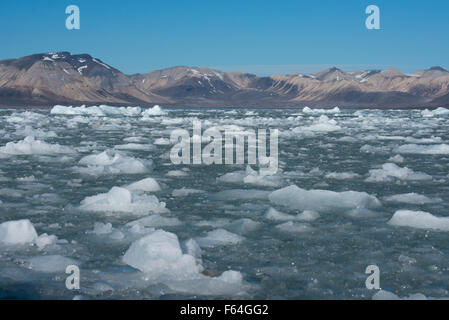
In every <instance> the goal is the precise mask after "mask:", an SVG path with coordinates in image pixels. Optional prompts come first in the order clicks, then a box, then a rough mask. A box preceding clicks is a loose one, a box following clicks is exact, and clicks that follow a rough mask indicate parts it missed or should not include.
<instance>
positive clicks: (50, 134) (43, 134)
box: [15, 126, 57, 138]
mask: <svg viewBox="0 0 449 320" xmlns="http://www.w3.org/2000/svg"><path fill="white" fill-rule="evenodd" d="M15 134H16V135H18V136H23V137H28V136H32V137H35V138H54V137H57V134H56V132H54V131H44V130H42V129H35V128H33V127H31V126H25V127H22V128H19V129H17V130H16V132H15Z"/></svg>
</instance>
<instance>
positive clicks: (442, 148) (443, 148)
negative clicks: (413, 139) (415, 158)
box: [394, 144, 449, 154]
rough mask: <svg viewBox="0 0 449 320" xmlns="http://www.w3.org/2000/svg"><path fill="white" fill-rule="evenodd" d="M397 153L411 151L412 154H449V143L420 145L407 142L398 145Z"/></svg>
mask: <svg viewBox="0 0 449 320" xmlns="http://www.w3.org/2000/svg"><path fill="white" fill-rule="evenodd" d="M394 151H395V152H397V153H403V154H404V153H405V154H407V153H411V154H449V145H447V144H435V145H430V146H429V145H419V144H405V145H402V146H399V147H397V148H396V149H395V150H394Z"/></svg>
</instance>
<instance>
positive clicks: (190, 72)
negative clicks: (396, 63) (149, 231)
mask: <svg viewBox="0 0 449 320" xmlns="http://www.w3.org/2000/svg"><path fill="white" fill-rule="evenodd" d="M54 104H69V105H81V104H86V105H95V104H109V105H141V106H151V105H153V104H162V105H164V106H179V107H181V106H185V107H303V106H309V107H334V106H340V107H354V108H424V107H437V106H441V107H444V106H449V72H448V71H447V70H445V69H443V68H441V67H431V68H430V69H427V70H420V71H417V72H415V73H412V74H405V73H403V72H401V71H399V70H397V69H394V68H391V69H387V70H361V71H343V70H340V69H338V68H335V67H334V68H329V69H326V70H323V71H321V72H318V73H313V74H303V73H292V74H289V75H272V76H263V77H261V76H256V75H254V74H249V73H241V72H221V71H219V70H214V69H210V68H198V67H184V66H179V67H173V68H168V69H162V70H156V71H153V72H150V73H146V74H134V75H126V74H124V73H122V72H121V71H119V70H118V69H116V68H114V67H112V66H110V65H108V64H106V63H104V62H103V61H102V60H100V59H98V58H93V57H92V56H90V55H88V54H78V55H72V54H70V53H69V52H57V53H41V54H34V55H30V56H26V57H22V58H18V59H8V60H3V61H0V106H52V105H54Z"/></svg>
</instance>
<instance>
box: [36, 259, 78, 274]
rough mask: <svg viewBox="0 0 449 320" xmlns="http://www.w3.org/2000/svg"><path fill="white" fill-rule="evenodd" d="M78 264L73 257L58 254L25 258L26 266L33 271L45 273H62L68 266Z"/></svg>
mask: <svg viewBox="0 0 449 320" xmlns="http://www.w3.org/2000/svg"><path fill="white" fill-rule="evenodd" d="M70 265H78V262H77V261H76V260H74V259H70V258H67V257H63V256H60V255H48V256H39V257H33V258H30V259H28V260H27V267H28V268H29V269H32V270H34V271H38V272H45V273H64V274H65V270H66V268H67V267H68V266H70Z"/></svg>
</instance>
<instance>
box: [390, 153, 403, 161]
mask: <svg viewBox="0 0 449 320" xmlns="http://www.w3.org/2000/svg"><path fill="white" fill-rule="evenodd" d="M388 161H390V162H394V163H403V162H404V157H403V156H401V155H399V154H397V155H395V156H394V157H391V158H390V159H388Z"/></svg>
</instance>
